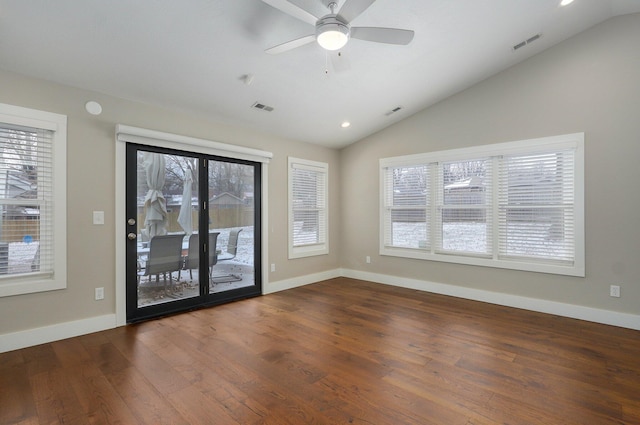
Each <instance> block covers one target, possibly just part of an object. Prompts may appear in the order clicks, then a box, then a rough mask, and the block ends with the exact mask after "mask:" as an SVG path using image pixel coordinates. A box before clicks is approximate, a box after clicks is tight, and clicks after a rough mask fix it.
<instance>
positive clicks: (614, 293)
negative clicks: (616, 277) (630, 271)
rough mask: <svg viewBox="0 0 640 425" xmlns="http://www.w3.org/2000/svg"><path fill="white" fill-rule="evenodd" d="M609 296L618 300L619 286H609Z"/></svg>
mask: <svg viewBox="0 0 640 425" xmlns="http://www.w3.org/2000/svg"><path fill="white" fill-rule="evenodd" d="M609 295H610V296H612V297H616V298H620V286H618V285H611V286H610V287H609Z"/></svg>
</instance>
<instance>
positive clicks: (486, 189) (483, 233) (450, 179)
mask: <svg viewBox="0 0 640 425" xmlns="http://www.w3.org/2000/svg"><path fill="white" fill-rule="evenodd" d="M491 164H492V162H491V160H490V159H486V158H484V159H476V160H474V159H471V160H464V161H449V162H443V163H440V164H439V165H438V180H437V206H438V214H437V215H436V227H437V232H435V235H436V239H437V241H436V245H435V246H436V250H437V251H439V252H443V253H466V254H469V255H485V256H487V255H491V252H492V243H491V235H492V224H493V220H492V192H493V191H492V187H491V177H492V167H491Z"/></svg>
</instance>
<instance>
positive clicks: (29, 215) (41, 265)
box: [0, 124, 54, 276]
mask: <svg viewBox="0 0 640 425" xmlns="http://www.w3.org/2000/svg"><path fill="white" fill-rule="evenodd" d="M53 135H54V132H53V131H50V130H44V129H38V128H31V127H22V126H15V125H8V124H0V276H2V275H20V274H27V273H36V272H39V273H41V274H53V267H54V248H53V247H54V245H53V242H54V241H53V184H54V182H53V153H52V148H53V145H52V143H53V142H52V140H53Z"/></svg>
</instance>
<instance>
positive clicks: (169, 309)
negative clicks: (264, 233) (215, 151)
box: [126, 143, 261, 322]
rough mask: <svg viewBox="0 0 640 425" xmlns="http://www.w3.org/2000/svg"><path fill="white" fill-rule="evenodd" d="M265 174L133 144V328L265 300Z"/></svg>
mask: <svg viewBox="0 0 640 425" xmlns="http://www.w3.org/2000/svg"><path fill="white" fill-rule="evenodd" d="M260 167H261V164H260V163H255V162H250V161H242V160H237V159H231V158H221V157H213V156H210V155H204V154H200V153H190V152H183V151H174V150H169V149H163V148H153V147H149V146H142V145H136V144H131V143H129V144H127V171H126V172H127V176H126V185H127V190H126V198H127V200H126V210H127V235H126V238H127V249H126V255H127V321H129V322H132V321H137V320H142V319H146V318H151V317H156V316H160V315H165V314H170V313H175V312H178V311H183V310H188V309H192V308H197V307H203V306H208V305H214V304H218V303H221V302H226V301H231V300H234V299H238V298H245V297H250V296H255V295H259V294H260V293H261V276H260V271H261V267H260V258H261V256H260V246H261V243H260V210H261V208H260V207H261V200H260V193H261V190H260V189H261V188H260V185H261V182H260V175H261V173H260Z"/></svg>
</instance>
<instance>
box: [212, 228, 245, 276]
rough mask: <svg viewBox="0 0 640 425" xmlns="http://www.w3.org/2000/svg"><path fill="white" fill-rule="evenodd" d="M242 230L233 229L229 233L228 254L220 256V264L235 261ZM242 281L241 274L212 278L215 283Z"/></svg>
mask: <svg viewBox="0 0 640 425" xmlns="http://www.w3.org/2000/svg"><path fill="white" fill-rule="evenodd" d="M240 232H242V229H233V230H231V231H230V232H229V241H228V242H227V252H225V253H224V254H221V255H218V263H219V262H221V261H228V260H233V259H234V258H236V254H237V253H238V235H239V234H240ZM239 280H242V275H241V274H234V273H229V274H225V275H216V276H212V277H211V281H212V282H213V283H227V282H237V281H239Z"/></svg>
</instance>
